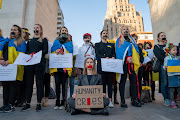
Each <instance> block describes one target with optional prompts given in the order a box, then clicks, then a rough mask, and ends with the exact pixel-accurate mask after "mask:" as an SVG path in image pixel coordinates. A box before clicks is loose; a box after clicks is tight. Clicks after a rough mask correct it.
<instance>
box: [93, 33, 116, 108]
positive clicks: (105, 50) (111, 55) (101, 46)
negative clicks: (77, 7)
mask: <svg viewBox="0 0 180 120" xmlns="http://www.w3.org/2000/svg"><path fill="white" fill-rule="evenodd" d="M100 36H101V42H99V43H96V44H95V53H96V57H97V71H98V73H99V74H101V76H102V82H103V92H104V93H106V85H107V84H108V97H109V100H110V103H109V107H111V108H113V107H114V105H113V104H112V85H113V73H112V72H103V71H102V67H101V58H106V59H115V48H114V45H113V44H112V43H108V41H107V40H108V32H107V31H106V30H102V31H101V33H100Z"/></svg>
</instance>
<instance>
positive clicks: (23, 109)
mask: <svg viewBox="0 0 180 120" xmlns="http://www.w3.org/2000/svg"><path fill="white" fill-rule="evenodd" d="M30 109H31V108H30V104H25V105H24V106H23V108H22V109H21V111H22V112H25V111H29V110H30Z"/></svg>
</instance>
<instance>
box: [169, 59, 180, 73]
mask: <svg viewBox="0 0 180 120" xmlns="http://www.w3.org/2000/svg"><path fill="white" fill-rule="evenodd" d="M167 65H168V68H167V72H180V60H168V63H167Z"/></svg>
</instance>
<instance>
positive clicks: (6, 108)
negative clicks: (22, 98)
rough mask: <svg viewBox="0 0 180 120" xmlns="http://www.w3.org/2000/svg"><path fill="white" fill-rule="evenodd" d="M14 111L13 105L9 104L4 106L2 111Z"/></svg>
mask: <svg viewBox="0 0 180 120" xmlns="http://www.w3.org/2000/svg"><path fill="white" fill-rule="evenodd" d="M12 111H15V107H14V106H13V105H11V104H9V105H8V106H6V107H5V109H4V112H6V113H8V112H12Z"/></svg>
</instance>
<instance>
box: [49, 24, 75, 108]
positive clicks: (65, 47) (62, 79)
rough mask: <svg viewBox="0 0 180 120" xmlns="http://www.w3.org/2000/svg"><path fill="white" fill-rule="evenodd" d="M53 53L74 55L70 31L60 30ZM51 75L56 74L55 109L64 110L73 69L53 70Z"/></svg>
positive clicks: (52, 49) (64, 28)
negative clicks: (68, 82)
mask: <svg viewBox="0 0 180 120" xmlns="http://www.w3.org/2000/svg"><path fill="white" fill-rule="evenodd" d="M51 53H55V54H57V55H59V54H61V55H64V54H66V53H73V44H72V41H71V40H70V37H69V34H68V29H67V28H66V27H63V28H62V29H61V30H60V33H59V36H58V38H57V39H56V40H55V41H54V43H53V46H52V48H51ZM50 73H51V74H54V77H55V84H56V96H57V98H56V104H55V107H54V109H55V110H58V109H63V108H64V104H65V100H66V91H65V90H66V87H67V79H68V75H69V76H71V73H72V68H58V66H57V68H51V69H50ZM61 84H62V97H63V98H62V100H61V103H60V94H61V93H60V91H61V90H60V89H61V88H60V85H61Z"/></svg>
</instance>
